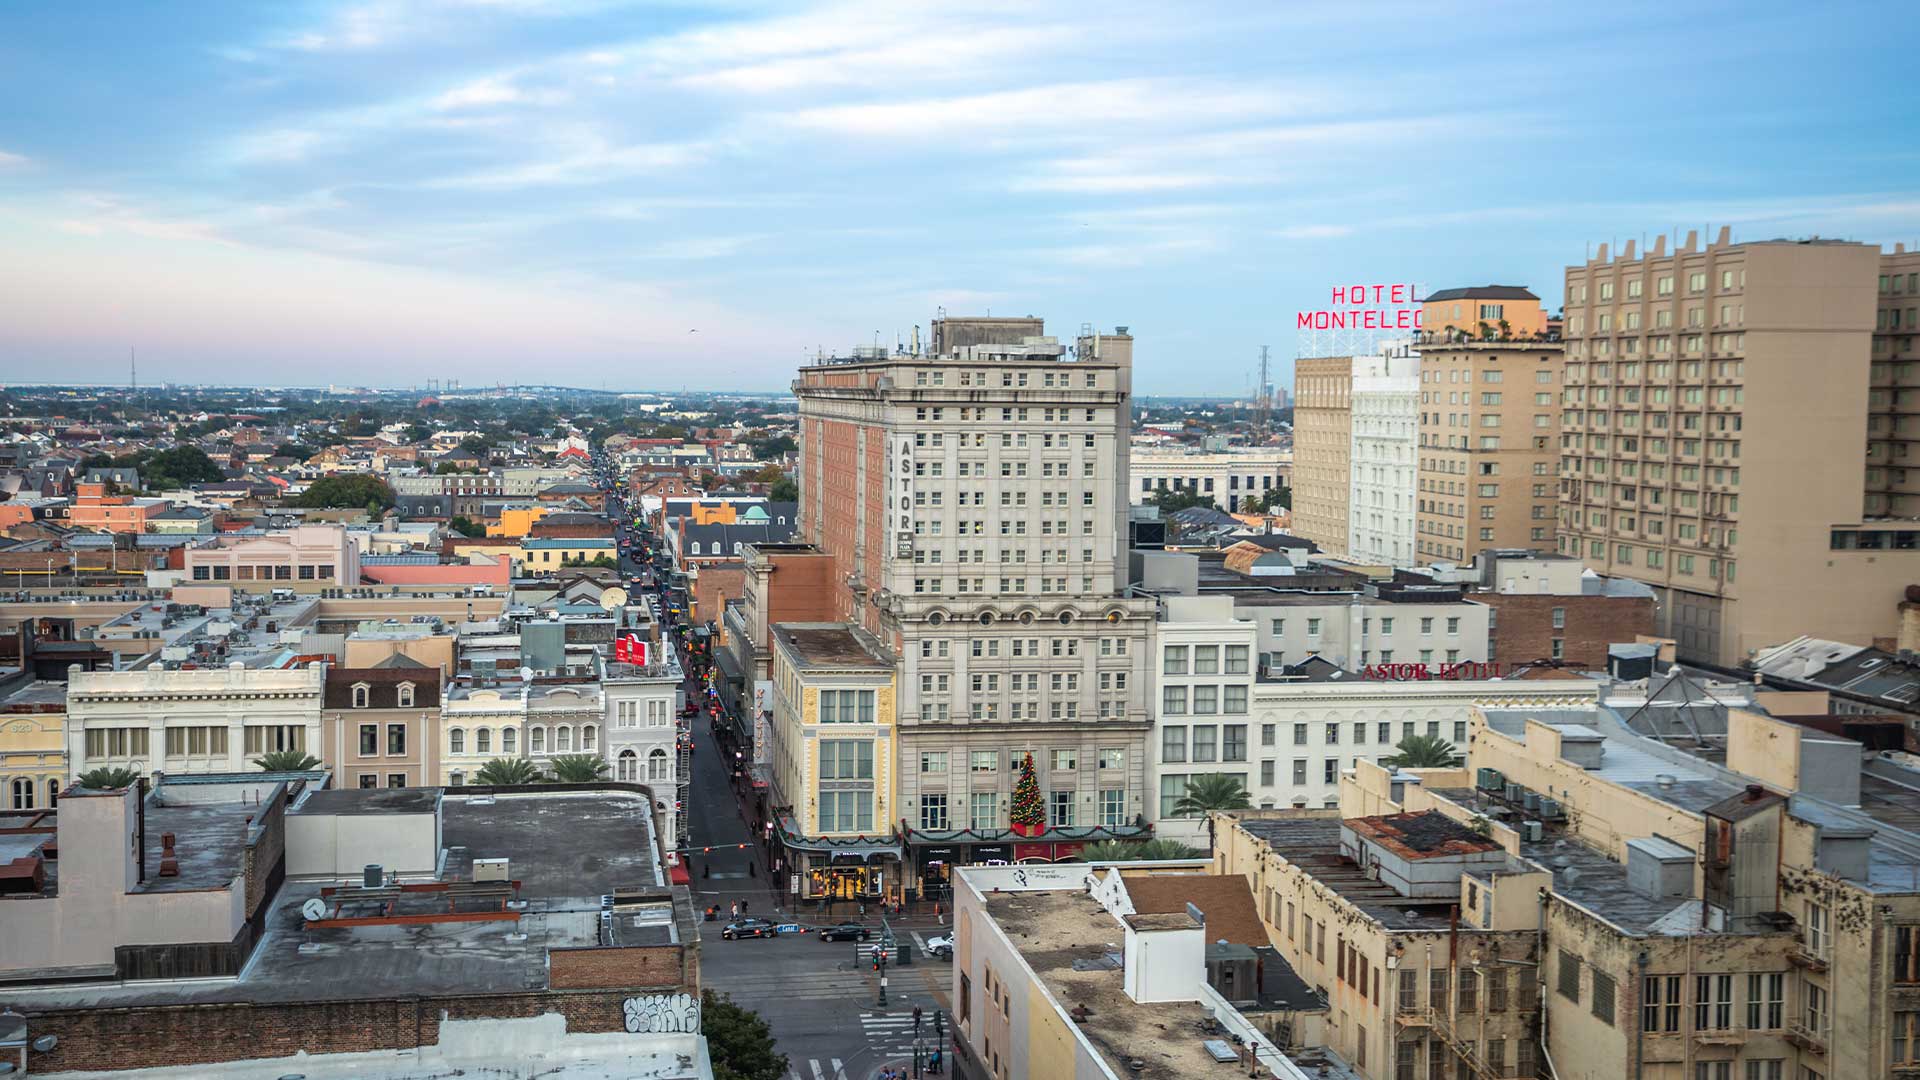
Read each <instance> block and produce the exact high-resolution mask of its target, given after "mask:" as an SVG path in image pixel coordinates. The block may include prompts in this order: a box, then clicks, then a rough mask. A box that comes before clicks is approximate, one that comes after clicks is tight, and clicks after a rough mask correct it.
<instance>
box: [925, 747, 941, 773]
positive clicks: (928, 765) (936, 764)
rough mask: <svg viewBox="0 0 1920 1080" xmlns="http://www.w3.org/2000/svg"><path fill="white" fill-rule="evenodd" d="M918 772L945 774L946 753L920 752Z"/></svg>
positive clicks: (939, 751)
mask: <svg viewBox="0 0 1920 1080" xmlns="http://www.w3.org/2000/svg"><path fill="white" fill-rule="evenodd" d="M920 771H921V772H923V773H943V772H946V771H947V752H946V751H945V750H923V751H921V753H920Z"/></svg>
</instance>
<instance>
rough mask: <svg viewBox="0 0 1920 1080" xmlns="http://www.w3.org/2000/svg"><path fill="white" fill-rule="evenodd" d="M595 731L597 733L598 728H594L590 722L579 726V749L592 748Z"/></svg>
mask: <svg viewBox="0 0 1920 1080" xmlns="http://www.w3.org/2000/svg"><path fill="white" fill-rule="evenodd" d="M597 733H598V729H597V728H595V727H594V726H593V725H592V724H588V725H587V726H585V727H583V728H581V729H580V749H582V750H591V749H593V737H594V735H596V734H597Z"/></svg>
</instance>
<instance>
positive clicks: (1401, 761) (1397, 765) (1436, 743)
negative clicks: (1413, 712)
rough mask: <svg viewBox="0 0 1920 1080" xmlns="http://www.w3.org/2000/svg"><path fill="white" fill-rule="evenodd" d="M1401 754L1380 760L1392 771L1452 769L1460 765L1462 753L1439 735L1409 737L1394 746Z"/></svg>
mask: <svg viewBox="0 0 1920 1080" xmlns="http://www.w3.org/2000/svg"><path fill="white" fill-rule="evenodd" d="M1394 749H1395V750H1397V751H1399V753H1397V754H1394V755H1392V756H1391V757H1384V758H1381V759H1380V764H1382V765H1385V766H1387V767H1388V768H1392V769H1451V768H1454V767H1456V766H1458V765H1459V764H1460V753H1459V751H1457V750H1455V749H1454V748H1453V744H1452V743H1450V742H1448V741H1447V740H1445V739H1443V738H1441V737H1440V736H1438V735H1409V736H1407V737H1406V738H1404V739H1401V740H1400V741H1399V742H1398V743H1397V744H1395V745H1394Z"/></svg>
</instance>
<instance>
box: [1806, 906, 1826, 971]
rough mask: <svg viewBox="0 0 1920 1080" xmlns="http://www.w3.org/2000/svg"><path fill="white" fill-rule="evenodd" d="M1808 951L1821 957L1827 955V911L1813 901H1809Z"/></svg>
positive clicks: (1824, 907)
mask: <svg viewBox="0 0 1920 1080" xmlns="http://www.w3.org/2000/svg"><path fill="white" fill-rule="evenodd" d="M1807 951H1808V952H1810V953H1812V954H1813V955H1815V956H1819V957H1825V956H1826V955H1827V909H1826V906H1825V905H1824V904H1816V903H1814V902H1813V901H1811V900H1809V901H1807Z"/></svg>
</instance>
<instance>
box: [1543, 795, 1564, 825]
mask: <svg viewBox="0 0 1920 1080" xmlns="http://www.w3.org/2000/svg"><path fill="white" fill-rule="evenodd" d="M1540 817H1541V818H1542V819H1543V820H1546V821H1559V820H1560V802H1559V800H1557V799H1541V800H1540Z"/></svg>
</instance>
